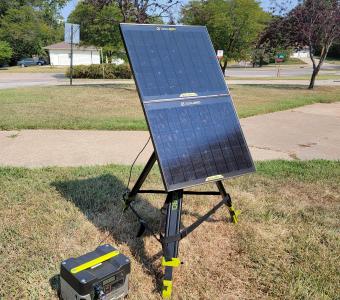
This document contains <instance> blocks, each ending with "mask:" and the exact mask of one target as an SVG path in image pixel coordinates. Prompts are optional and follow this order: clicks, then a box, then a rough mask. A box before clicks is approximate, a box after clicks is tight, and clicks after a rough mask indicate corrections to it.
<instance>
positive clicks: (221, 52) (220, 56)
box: [217, 50, 223, 59]
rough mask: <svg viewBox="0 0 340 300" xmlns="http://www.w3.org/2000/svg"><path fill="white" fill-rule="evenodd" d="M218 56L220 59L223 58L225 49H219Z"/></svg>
mask: <svg viewBox="0 0 340 300" xmlns="http://www.w3.org/2000/svg"><path fill="white" fill-rule="evenodd" d="M217 58H218V59H221V58H223V50H217Z"/></svg>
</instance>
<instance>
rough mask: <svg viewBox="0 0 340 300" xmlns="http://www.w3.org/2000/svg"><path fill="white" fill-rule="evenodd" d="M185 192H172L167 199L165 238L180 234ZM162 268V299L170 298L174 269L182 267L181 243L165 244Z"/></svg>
mask: <svg viewBox="0 0 340 300" xmlns="http://www.w3.org/2000/svg"><path fill="white" fill-rule="evenodd" d="M182 200H183V190H178V191H173V192H170V193H169V194H168V196H167V198H166V224H165V232H164V236H165V237H169V236H174V235H176V234H178V233H179V232H180V224H181V211H182ZM162 246H163V253H164V257H163V258H162V266H163V267H165V270H164V279H163V288H162V297H163V298H170V297H171V292H172V273H173V268H174V267H178V266H179V265H180V260H179V259H178V258H177V256H178V246H179V241H175V242H170V243H165V242H164V243H163V245H162Z"/></svg>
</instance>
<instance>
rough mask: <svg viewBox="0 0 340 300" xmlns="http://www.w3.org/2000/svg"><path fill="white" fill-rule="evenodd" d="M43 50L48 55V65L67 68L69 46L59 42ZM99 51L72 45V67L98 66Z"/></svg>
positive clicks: (69, 55)
mask: <svg viewBox="0 0 340 300" xmlns="http://www.w3.org/2000/svg"><path fill="white" fill-rule="evenodd" d="M44 49H46V50H48V52H49V55H50V64H51V65H54V66H69V65H70V61H71V45H70V44H67V43H64V42H60V43H57V44H53V45H50V46H47V47H44ZM99 51H100V49H98V48H96V47H94V46H78V45H73V65H91V64H100V53H99Z"/></svg>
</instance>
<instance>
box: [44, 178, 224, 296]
mask: <svg viewBox="0 0 340 300" xmlns="http://www.w3.org/2000/svg"><path fill="white" fill-rule="evenodd" d="M52 186H53V187H55V188H56V189H57V190H58V191H59V193H60V194H61V195H62V196H63V197H64V198H65V199H66V200H67V201H71V202H73V203H74V204H75V205H76V206H77V207H78V208H79V209H80V210H81V211H82V212H83V214H84V215H85V216H86V217H87V219H88V220H89V221H91V222H92V223H93V224H94V225H95V226H96V227H97V228H98V229H99V230H101V231H109V232H110V234H111V236H112V238H113V239H114V240H115V241H116V243H117V244H127V246H128V247H129V248H130V251H131V253H132V255H133V256H134V257H135V259H136V260H137V261H138V262H140V263H141V264H142V265H143V267H144V270H146V271H147V272H148V274H149V275H151V276H153V277H154V278H155V279H156V286H155V291H157V292H160V290H161V286H162V276H163V274H162V271H161V268H159V264H158V265H156V264H155V261H156V260H158V259H159V258H160V257H161V255H162V251H161V249H160V251H159V252H158V253H157V254H155V255H153V256H149V255H148V254H147V251H146V249H145V244H144V240H143V238H137V237H136V235H137V232H138V229H139V221H138V220H137V218H136V216H135V215H134V214H133V213H132V212H131V211H130V210H128V211H127V212H126V213H124V214H123V213H122V211H123V207H124V205H123V201H122V195H123V193H124V191H125V189H126V186H125V185H124V183H123V182H122V181H121V180H120V179H118V178H117V177H115V176H113V175H111V174H105V175H102V176H98V177H94V178H88V179H80V180H71V181H57V182H53V183H52ZM163 197H164V201H165V196H164V195H163ZM133 206H134V208H136V210H137V211H138V212H139V213H140V214H141V215H142V217H143V219H144V220H145V221H146V222H147V223H148V224H149V225H150V226H151V227H152V228H154V231H155V232H159V229H163V228H164V226H163V225H164V223H163V220H162V218H161V213H160V210H159V208H157V207H155V206H153V205H151V204H150V202H149V201H146V200H145V199H143V198H142V197H138V198H137V199H136V201H135V202H133ZM182 214H183V215H184V214H186V215H190V216H192V217H194V218H197V219H199V218H200V217H201V215H200V214H198V213H195V212H190V211H188V210H183V211H182ZM206 221H208V222H223V221H225V219H224V220H220V219H218V218H213V217H210V218H209V219H208V220H206ZM181 228H182V224H181ZM143 236H150V233H149V232H148V231H145V233H144V235H143ZM154 242H155V243H157V241H154ZM160 248H161V247H160ZM50 285H51V287H52V288H53V289H54V290H58V289H59V277H58V275H55V276H53V277H52V278H51V279H50Z"/></svg>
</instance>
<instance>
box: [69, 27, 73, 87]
mask: <svg viewBox="0 0 340 300" xmlns="http://www.w3.org/2000/svg"><path fill="white" fill-rule="evenodd" d="M72 77H73V24H72V25H71V68H70V85H72Z"/></svg>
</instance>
